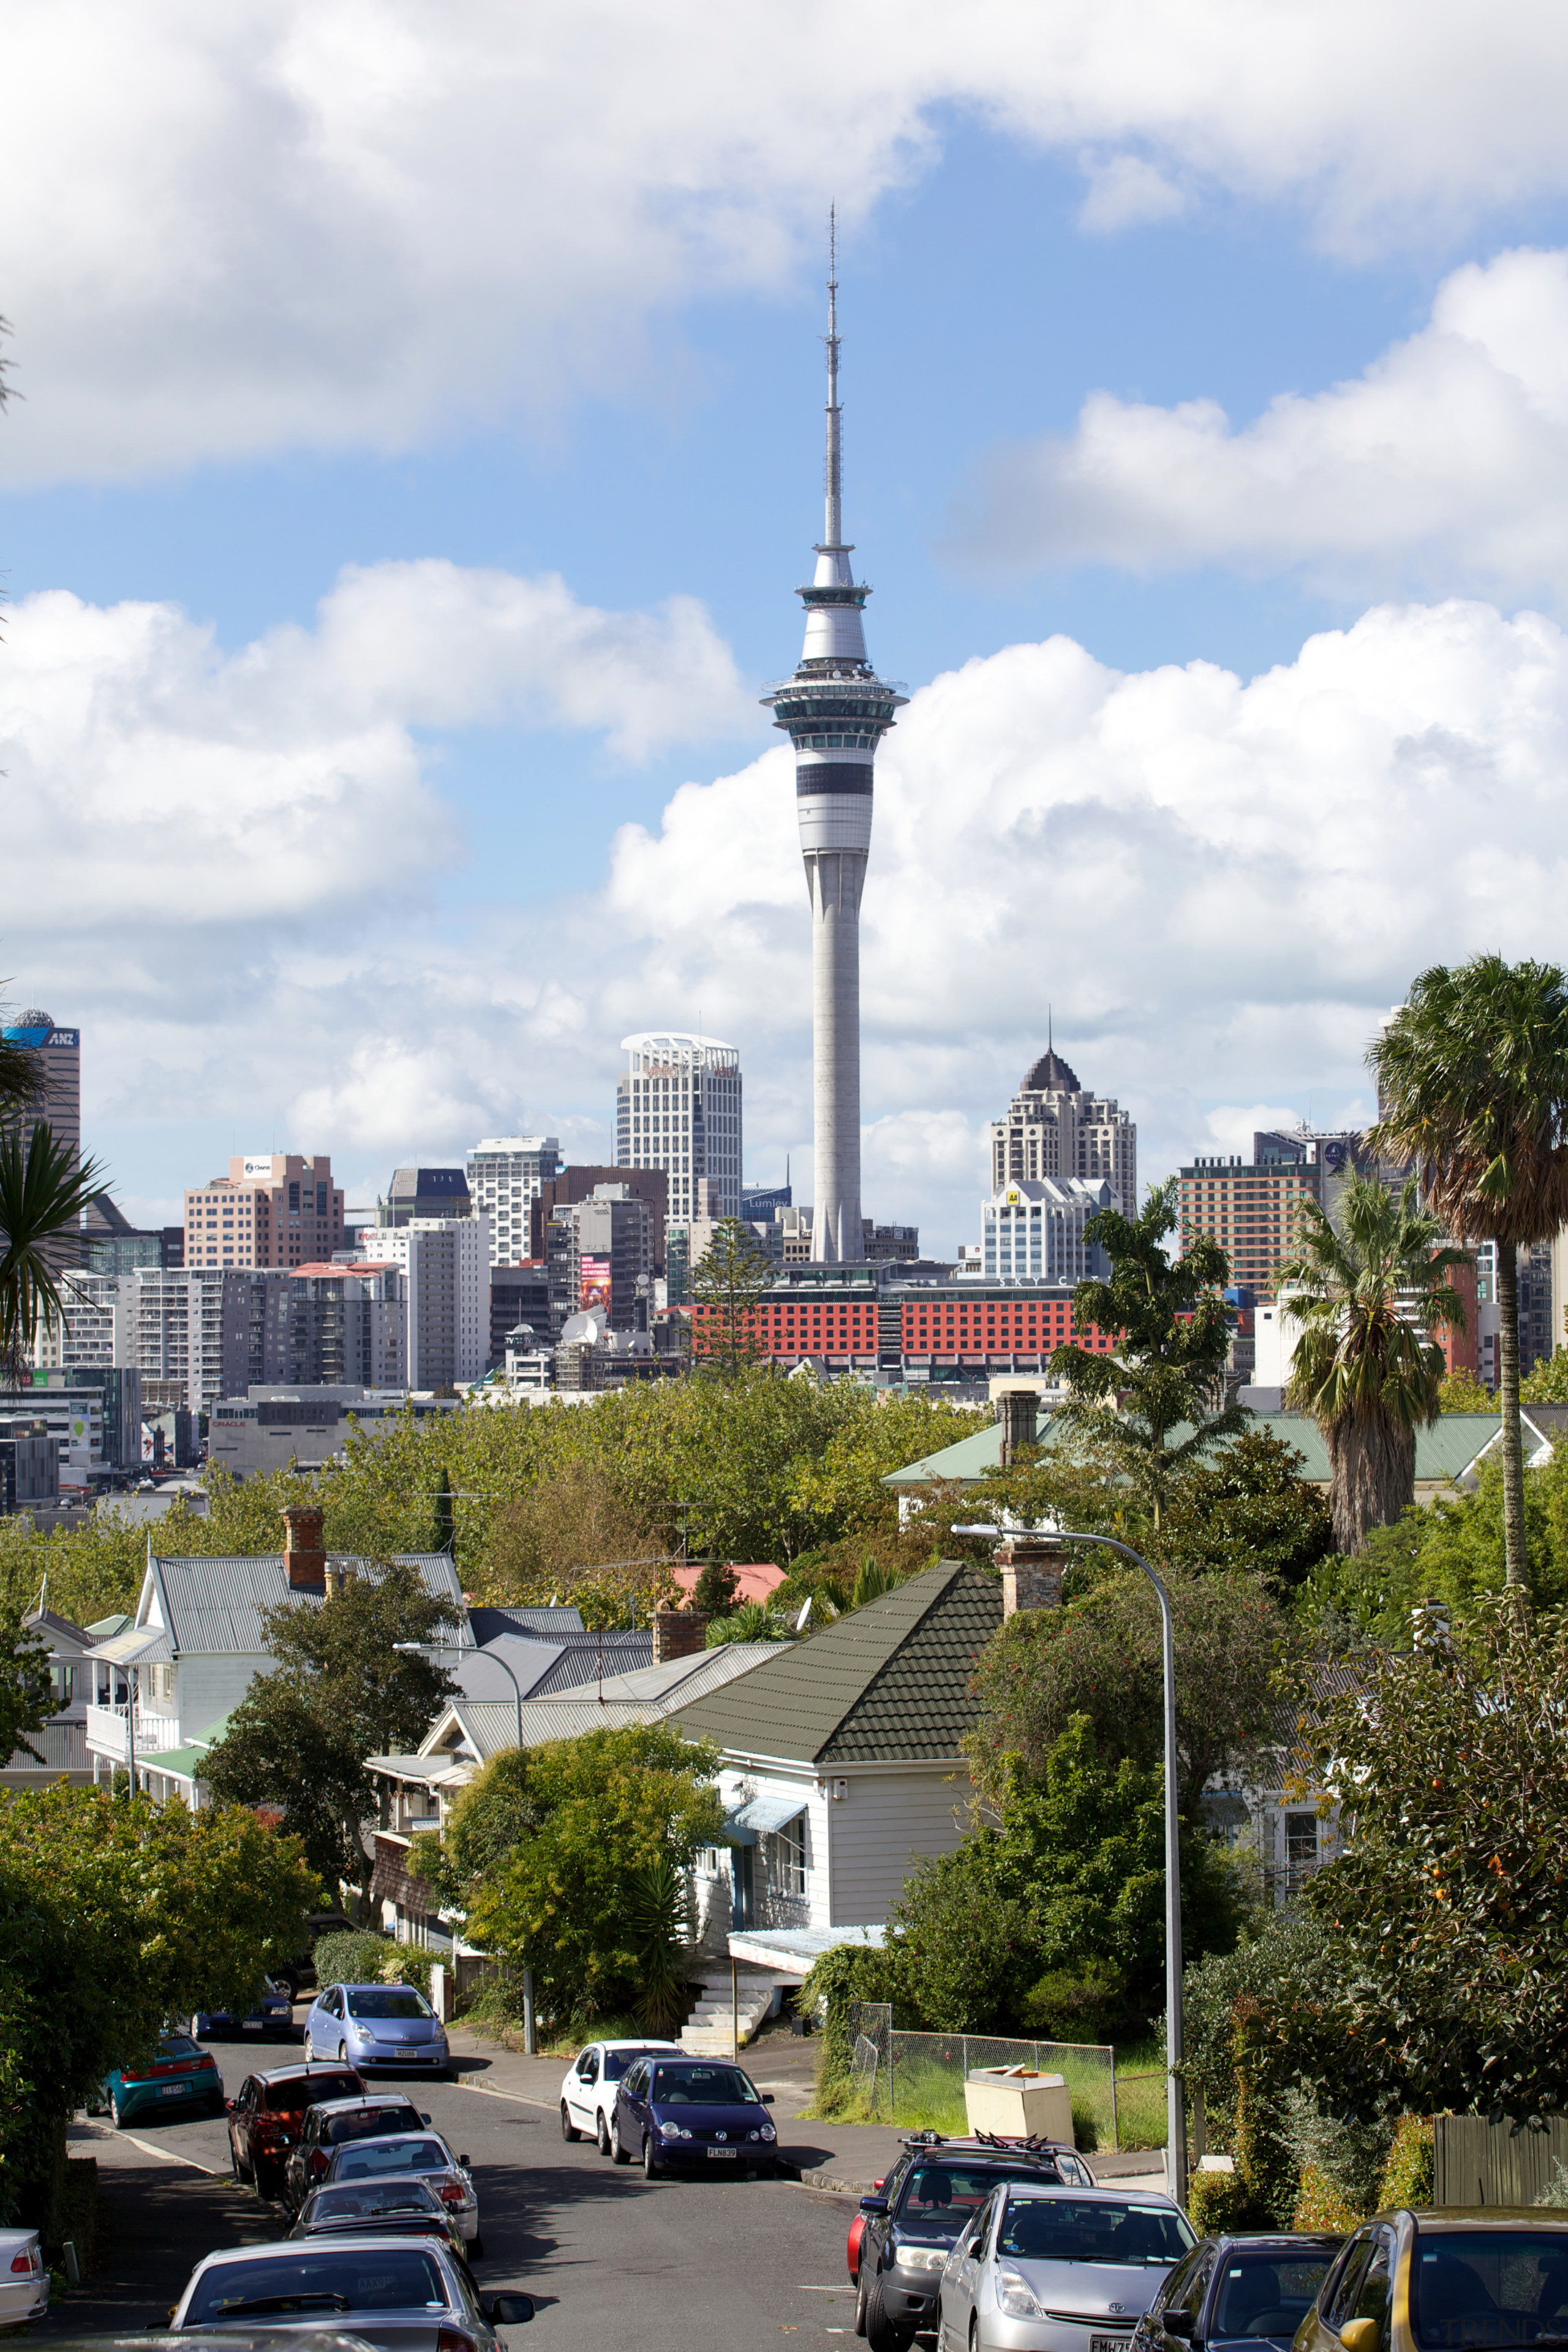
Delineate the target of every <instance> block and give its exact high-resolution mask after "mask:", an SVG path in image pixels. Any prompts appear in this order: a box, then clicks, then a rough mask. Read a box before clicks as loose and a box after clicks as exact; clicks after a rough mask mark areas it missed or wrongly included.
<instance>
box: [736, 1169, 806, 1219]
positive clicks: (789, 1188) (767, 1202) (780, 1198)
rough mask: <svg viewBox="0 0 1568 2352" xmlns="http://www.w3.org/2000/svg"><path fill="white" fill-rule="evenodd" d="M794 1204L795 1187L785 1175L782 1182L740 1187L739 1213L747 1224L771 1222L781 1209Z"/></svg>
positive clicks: (791, 1206)
mask: <svg viewBox="0 0 1568 2352" xmlns="http://www.w3.org/2000/svg"><path fill="white" fill-rule="evenodd" d="M794 1205H795V1188H794V1186H793V1185H792V1184H791V1183H790V1181H789V1178H788V1177H787V1176H786V1177H785V1178H784V1182H783V1183H782V1184H771V1185H763V1186H761V1187H759V1186H757V1185H754V1184H742V1187H741V1214H742V1217H744V1219H745V1220H746V1223H748V1224H749V1225H766V1224H771V1223H773V1219H774V1218H775V1217H776V1216H777V1214H778V1213H779V1211H780V1210H781V1209H789V1208H793V1207H794Z"/></svg>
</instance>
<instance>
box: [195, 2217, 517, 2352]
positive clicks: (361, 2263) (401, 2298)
mask: <svg viewBox="0 0 1568 2352" xmlns="http://www.w3.org/2000/svg"><path fill="white" fill-rule="evenodd" d="M532 2317H533V2304H532V2302H531V2298H530V2297H529V2296H528V2295H526V2294H499V2295H497V2296H495V2297H494V2298H493V2300H492V2301H490V2302H489V2303H481V2302H480V2300H479V2295H478V2294H477V2292H476V2290H475V2288H474V2285H473V2282H472V2281H471V2280H470V2278H469V2277H468V2271H467V2269H466V2268H465V2266H464V2265H463V2263H460V2262H459V2261H458V2258H457V2257H456V2255H454V2254H450V2253H448V2252H447V2250H446V2248H445V2247H444V2246H438V2245H437V2244H435V2243H434V2242H432V2241H431V2240H430V2239H428V2238H425V2239H413V2238H404V2239H398V2238H390V2239H389V2238H382V2237H364V2238H339V2239H333V2240H332V2241H331V2242H322V2241H321V2240H320V2239H318V2240H314V2241H312V2240H310V2239H307V2240H305V2241H304V2242H302V2243H301V2244H299V2245H284V2246H234V2247H230V2248H229V2249H228V2250H227V2251H226V2252H223V2253H217V2254H208V2255H207V2257H206V2259H205V2261H204V2262H200V2263H197V2264H196V2267H195V2270H194V2271H193V2272H192V2273H191V2275H190V2278H189V2280H188V2282H187V2283H186V2286H185V2291H184V2294H183V2295H182V2296H181V2297H180V2300H179V2302H178V2303H177V2304H176V2305H175V2306H174V2316H173V2318H172V2319H171V2320H170V2322H169V2326H170V2330H171V2333H172V2334H175V2335H178V2334H180V2333H182V2332H184V2331H189V2332H192V2333H198V2334H200V2335H203V2336H206V2335H209V2334H211V2333H213V2332H215V2331H216V2330H219V2329H225V2328H230V2327H233V2328H242V2329H244V2330H246V2331H247V2333H248V2334H250V2335H252V2336H254V2334H255V2333H256V2331H257V2329H258V2327H260V2328H265V2330H266V2331H267V2333H268V2335H269V2336H270V2335H272V2334H274V2333H275V2332H277V2331H279V2330H281V2331H284V2332H286V2333H287V2332H290V2331H294V2330H299V2331H301V2332H304V2331H309V2332H310V2333H311V2334H315V2333H317V2332H319V2331H320V2330H321V2328H323V2327H330V2328H331V2329H332V2330H333V2331H334V2332H336V2333H339V2334H341V2335H344V2336H355V2337H358V2338H360V2339H362V2340H363V2342H365V2343H368V2344H371V2345H374V2347H376V2352H439V2347H440V2346H441V2345H442V2344H443V2342H445V2343H448V2344H449V2343H450V2342H451V2341H452V2339H453V2337H454V2336H456V2337H458V2338H459V2339H460V2340H461V2341H463V2342H465V2343H467V2344H468V2345H470V2346H472V2347H474V2352H506V2347H505V2346H504V2345H503V2344H502V2342H501V2339H500V2337H499V2336H497V2334H496V2332H495V2331H496V2329H497V2328H498V2327H505V2326H519V2325H521V2322H522V2321H524V2320H529V2319H531V2318H532Z"/></svg>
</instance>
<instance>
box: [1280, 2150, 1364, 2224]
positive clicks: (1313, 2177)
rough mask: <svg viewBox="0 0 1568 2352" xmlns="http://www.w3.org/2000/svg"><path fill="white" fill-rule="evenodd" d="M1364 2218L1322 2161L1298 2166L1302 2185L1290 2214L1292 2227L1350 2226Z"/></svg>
mask: <svg viewBox="0 0 1568 2352" xmlns="http://www.w3.org/2000/svg"><path fill="white" fill-rule="evenodd" d="M1363 2219H1364V2216H1363V2214H1361V2213H1359V2212H1357V2210H1356V2209H1355V2207H1354V2206H1353V2205H1352V2204H1350V2203H1349V2202H1347V2200H1346V2199H1345V2196H1344V2193H1343V2191H1342V2189H1337V2188H1336V2187H1335V2185H1334V2183H1333V2181H1332V2180H1331V2179H1330V2178H1329V2176H1328V2174H1327V2173H1326V2172H1325V2171H1324V2170H1323V2168H1322V2167H1321V2165H1317V2164H1304V2165H1303V2166H1302V2167H1301V2187H1300V2193H1299V2194H1298V2196H1297V2199H1296V2210H1295V2212H1294V2213H1293V2214H1292V2215H1291V2217H1290V2227H1291V2228H1292V2229H1293V2230H1338V2231H1346V2230H1353V2229H1354V2228H1355V2226H1356V2224H1357V2222H1358V2221H1362V2220H1363Z"/></svg>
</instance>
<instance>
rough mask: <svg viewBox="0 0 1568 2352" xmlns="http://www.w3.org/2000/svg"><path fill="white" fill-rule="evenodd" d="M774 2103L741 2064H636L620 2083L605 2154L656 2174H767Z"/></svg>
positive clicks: (774, 2139)
mask: <svg viewBox="0 0 1568 2352" xmlns="http://www.w3.org/2000/svg"><path fill="white" fill-rule="evenodd" d="M772 2105H773V2100H772V2098H771V2097H770V2096H769V2095H768V2094H767V2093H766V2092H765V2091H759V2090H758V2088H757V2086H756V2084H754V2083H753V2082H752V2078H751V2076H750V2075H749V2074H747V2073H746V2071H745V2069H744V2067H743V2066H732V2065H729V2064H726V2063H725V2062H724V2061H723V2060H722V2059H714V2058H654V2057H649V2058H639V2059H638V2060H637V2064H636V2065H635V2066H632V2067H630V2068H628V2069H627V2071H626V2074H624V2075H623V2076H622V2077H621V2081H620V2084H619V2087H618V2088H617V2090H616V2106H615V2113H614V2115H613V2116H611V2118H610V2154H611V2155H612V2157H614V2158H615V2160H616V2163H617V2164H629V2163H630V2162H631V2160H632V2158H634V2157H635V2156H640V2157H641V2158H642V2168H643V2170H644V2172H645V2173H646V2174H647V2178H648V2179H650V2180H651V2179H653V2178H654V2176H655V2175H656V2174H657V2173H660V2172H675V2171H681V2172H709V2173H720V2172H748V2173H749V2172H758V2173H764V2174H766V2173H771V2172H772V2171H773V2169H774V2159H775V2158H776V2156H777V2152H778V2147H777V2143H778V2135H777V2133H776V2132H775V2131H774V2129H773V2124H772V2121H771V2120H770V2118H769V2116H767V2114H766V2113H765V2110H766V2109H767V2108H769V2107H771V2106H772Z"/></svg>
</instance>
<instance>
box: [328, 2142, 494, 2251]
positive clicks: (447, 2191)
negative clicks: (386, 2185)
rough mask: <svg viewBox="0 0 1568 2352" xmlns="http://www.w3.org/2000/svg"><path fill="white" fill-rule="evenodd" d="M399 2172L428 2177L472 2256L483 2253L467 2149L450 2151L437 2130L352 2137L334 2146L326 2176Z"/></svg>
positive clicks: (380, 2175) (373, 2176) (352, 2177)
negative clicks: (461, 2152)
mask: <svg viewBox="0 0 1568 2352" xmlns="http://www.w3.org/2000/svg"><path fill="white" fill-rule="evenodd" d="M428 2120H429V2118H428V2117H426V2122H428ZM399 2173H406V2174H416V2175H417V2176H418V2177H419V2178H420V2179H423V2180H426V2181H428V2182H429V2184H430V2187H431V2188H432V2189H434V2190H435V2192H436V2194H437V2197H438V2198H439V2199H440V2200H441V2202H442V2204H443V2205H444V2206H445V2207H446V2209H447V2212H448V2213H450V2215H451V2216H452V2219H453V2220H454V2221H456V2223H457V2225H458V2231H459V2232H460V2233H461V2235H462V2238H463V2242H464V2244H465V2245H466V2247H467V2249H468V2252H469V2253H470V2254H471V2255H472V2257H473V2259H474V2260H475V2262H482V2261H483V2259H484V2252H485V2242H484V2240H483V2238H481V2237H480V2235H479V2191H478V2189H476V2188H475V2187H474V2177H473V2174H472V2173H471V2172H470V2171H469V2170H468V2156H467V2154H466V2153H465V2154H463V2155H460V2156H457V2155H454V2154H453V2152H452V2147H451V2144H450V2142H449V2141H447V2139H445V2138H443V2137H442V2135H441V2134H440V2133H439V2132H438V2131H423V2132H400V2133H398V2134H397V2135H396V2136H395V2137H392V2138H388V2139H353V2140H350V2141H349V2142H348V2143H347V2144H346V2145H345V2146H344V2147H338V2148H334V2149H333V2151H332V2156H331V2162H330V2163H329V2165H328V2167H327V2169H326V2172H325V2174H324V2175H323V2176H322V2177H323V2179H324V2180H327V2181H332V2182H334V2183H335V2182H337V2181H340V2180H384V2179H388V2178H389V2177H395V2176H396V2175H397V2174H399Z"/></svg>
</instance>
